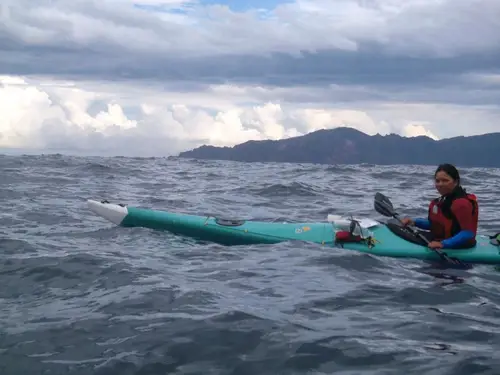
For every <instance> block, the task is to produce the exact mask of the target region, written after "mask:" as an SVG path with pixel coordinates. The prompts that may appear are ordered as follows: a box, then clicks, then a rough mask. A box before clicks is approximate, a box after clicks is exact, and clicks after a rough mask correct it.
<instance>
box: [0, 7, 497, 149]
mask: <svg viewBox="0 0 500 375" xmlns="http://www.w3.org/2000/svg"><path fill="white" fill-rule="evenodd" d="M222 1H224V2H225V3H226V4H227V5H223V4H217V3H216V1H214V0H168V1H167V0H163V1H154V0H137V1H134V0H102V1H97V0H88V1H69V0H51V1H47V0H35V1H32V0H30V1H29V2H28V0H3V1H2V3H1V4H0V74H3V77H2V78H1V79H0V110H1V111H2V116H1V117H0V147H18V148H23V149H32V150H35V149H36V150H72V152H80V153H97V154H140V155H146V154H148V155H149V154H155V155H172V154H175V153H177V152H179V151H182V150H185V149H187V148H191V147H195V146H197V145H200V144H203V143H210V144H215V145H233V144H236V143H240V142H244V141H246V140H249V139H280V138H284V137H290V136H295V135H300V134H305V133H307V132H310V131H313V130H317V129H322V128H332V127H337V126H352V127H356V128H358V129H360V130H362V131H365V132H367V133H369V134H375V133H377V132H378V133H381V134H387V133H390V132H395V133H399V134H402V135H406V136H418V135H428V136H431V137H433V138H446V137H450V136H454V135H467V134H477V133H484V132H491V131H498V128H497V126H498V124H497V119H498V118H499V115H500V109H499V105H500V104H499V103H500V84H499V82H500V81H499V79H498V77H500V65H499V63H498V62H499V61H500V43H499V41H498V37H497V35H500V19H499V18H498V17H497V15H498V14H500V2H498V1H497V0H478V1H470V0H440V1H433V0H407V1H404V2H402V1H396V0H372V1H369V2H367V1H361V0H359V1H354V0H336V1H333V0H295V1H291V0H290V1H286V2H280V1H274V2H272V1H266V2H262V1H260V2H254V3H252V4H253V8H249V6H248V4H246V2H244V1H243V0H234V1H229V0H220V2H222ZM257 4H258V5H257ZM332 4H333V5H332Z"/></svg>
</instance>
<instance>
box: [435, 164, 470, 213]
mask: <svg viewBox="0 0 500 375" xmlns="http://www.w3.org/2000/svg"><path fill="white" fill-rule="evenodd" d="M441 171H442V172H445V173H446V174H447V175H449V176H450V177H451V178H452V179H453V180H455V181H456V182H457V186H456V187H455V189H453V191H452V192H451V194H449V195H448V196H447V197H445V199H444V201H443V203H442V205H441V210H442V211H443V214H444V215H445V216H446V217H450V215H451V203H452V199H453V198H459V197H465V196H467V192H466V191H465V189H464V188H463V187H462V186H461V185H460V174H459V173H458V170H457V168H455V166H454V165H452V164H448V163H445V164H440V165H439V166H438V167H437V169H436V172H435V173H434V177H436V175H437V174H438V172H441Z"/></svg>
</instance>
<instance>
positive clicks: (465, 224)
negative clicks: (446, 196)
mask: <svg viewBox="0 0 500 375" xmlns="http://www.w3.org/2000/svg"><path fill="white" fill-rule="evenodd" d="M451 210H452V212H453V214H454V215H455V217H456V218H457V221H458V223H459V224H460V228H462V230H461V231H460V232H458V233H457V234H456V235H454V236H453V237H451V238H447V239H446V240H443V241H441V244H442V245H443V248H445V249H449V248H453V247H458V246H461V245H463V244H465V243H466V242H467V241H469V240H472V239H473V238H474V237H475V236H476V233H475V226H474V220H473V217H472V204H471V203H470V202H468V201H466V200H463V199H460V200H457V201H455V202H453V204H452V206H451Z"/></svg>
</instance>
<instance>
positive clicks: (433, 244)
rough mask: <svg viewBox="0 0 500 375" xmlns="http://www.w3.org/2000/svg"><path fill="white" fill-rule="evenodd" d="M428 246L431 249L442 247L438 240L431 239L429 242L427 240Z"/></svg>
mask: <svg viewBox="0 0 500 375" xmlns="http://www.w3.org/2000/svg"><path fill="white" fill-rule="evenodd" d="M428 246H429V248H431V249H442V248H443V244H442V243H441V242H439V241H431V242H429V245H428Z"/></svg>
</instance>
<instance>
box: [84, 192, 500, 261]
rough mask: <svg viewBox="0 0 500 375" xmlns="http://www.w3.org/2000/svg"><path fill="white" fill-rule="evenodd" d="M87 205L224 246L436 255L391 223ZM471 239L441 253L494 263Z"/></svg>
mask: <svg viewBox="0 0 500 375" xmlns="http://www.w3.org/2000/svg"><path fill="white" fill-rule="evenodd" d="M87 203H88V207H89V209H90V210H91V211H92V212H93V213H94V214H96V215H97V216H99V217H102V218H104V219H106V220H108V221H109V222H111V223H113V224H115V225H118V226H122V227H144V228H150V229H156V230H164V231H168V232H170V233H173V234H177V235H182V236H187V237H191V238H193V239H197V240H202V241H209V242H215V243H219V244H222V245H226V246H234V245H249V244H273V243H278V242H284V241H305V242H313V243H317V244H321V245H325V246H330V247H337V248H343V249H345V250H354V251H358V252H363V253H369V254H372V255H376V256H387V257H393V258H415V259H421V260H428V261H439V256H438V255H437V254H436V253H435V252H433V251H431V250H430V249H429V248H428V247H427V246H426V244H425V243H423V242H422V240H421V239H420V238H419V237H417V236H416V235H415V234H413V233H412V232H410V231H408V230H407V229H406V228H404V227H402V226H401V225H400V224H399V222H398V221H397V220H394V219H390V220H388V221H386V222H382V221H378V220H374V219H370V218H363V219H357V218H350V217H341V216H337V215H328V217H327V220H325V222H301V223H294V222H281V223H277V222H264V221H252V220H243V219H225V218H219V217H214V216H202V215H189V214H183V213H176V212H170V211H161V210H154V209H147V208H140V207H131V206H128V205H125V204H115V203H110V202H108V201H106V200H104V201H96V200H88V201H87ZM476 239H477V245H476V246H475V247H474V248H472V249H460V250H458V249H457V250H450V249H446V253H447V254H448V255H449V256H451V257H455V258H457V259H460V260H461V261H464V262H468V263H478V264H481V263H482V264H500V246H499V244H498V242H497V241H495V240H492V239H491V238H490V237H489V236H485V235H478V236H477V237H476Z"/></svg>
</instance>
